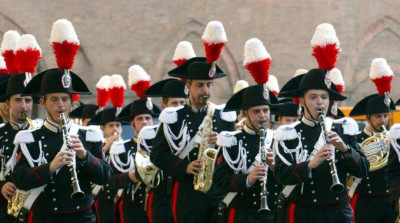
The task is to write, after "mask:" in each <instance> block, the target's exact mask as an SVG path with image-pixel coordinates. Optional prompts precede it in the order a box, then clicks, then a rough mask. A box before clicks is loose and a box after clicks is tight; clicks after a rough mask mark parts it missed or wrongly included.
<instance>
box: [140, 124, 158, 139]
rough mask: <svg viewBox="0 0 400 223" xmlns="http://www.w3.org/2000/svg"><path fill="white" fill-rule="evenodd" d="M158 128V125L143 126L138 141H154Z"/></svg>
mask: <svg viewBox="0 0 400 223" xmlns="http://www.w3.org/2000/svg"><path fill="white" fill-rule="evenodd" d="M157 127H158V125H150V126H143V128H142V129H141V130H140V132H139V134H138V139H145V140H149V139H154V138H155V137H156V134H157V132H156V131H157Z"/></svg>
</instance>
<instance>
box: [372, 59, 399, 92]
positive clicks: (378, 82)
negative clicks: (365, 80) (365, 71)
mask: <svg viewBox="0 0 400 223" xmlns="http://www.w3.org/2000/svg"><path fill="white" fill-rule="evenodd" d="M393 76H394V73H393V71H392V69H391V68H390V67H389V65H388V63H387V62H386V60H385V59H384V58H375V59H373V60H372V63H371V70H370V73H369V77H370V78H371V80H372V81H373V82H374V84H375V86H376V89H377V90H378V94H379V95H382V96H383V95H385V92H388V93H390V90H391V83H392V79H393Z"/></svg>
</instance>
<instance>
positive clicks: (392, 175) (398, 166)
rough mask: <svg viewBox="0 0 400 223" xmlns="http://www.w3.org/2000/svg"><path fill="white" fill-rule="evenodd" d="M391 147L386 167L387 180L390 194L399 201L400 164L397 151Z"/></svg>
mask: <svg viewBox="0 0 400 223" xmlns="http://www.w3.org/2000/svg"><path fill="white" fill-rule="evenodd" d="M394 150H395V149H394V148H393V146H390V152H389V160H388V164H387V167H386V173H385V179H386V184H387V186H388V187H389V188H390V193H391V194H392V196H393V198H394V199H395V200H396V201H397V200H398V199H399V196H400V163H399V158H398V156H397V153H396V151H394Z"/></svg>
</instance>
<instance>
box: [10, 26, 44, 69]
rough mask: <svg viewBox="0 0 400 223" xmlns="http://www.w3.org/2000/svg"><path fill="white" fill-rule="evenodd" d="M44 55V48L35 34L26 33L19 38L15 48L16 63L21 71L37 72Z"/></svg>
mask: <svg viewBox="0 0 400 223" xmlns="http://www.w3.org/2000/svg"><path fill="white" fill-rule="evenodd" d="M41 56H42V50H41V49H40V47H39V44H38V43H37V42H36V38H35V37H34V36H33V35H30V34H25V35H22V36H21V38H19V40H18V43H17V47H16V49H15V65H16V67H17V70H18V72H20V73H24V72H27V73H31V74H33V73H35V71H36V66H37V64H38V62H39V59H40V58H41Z"/></svg>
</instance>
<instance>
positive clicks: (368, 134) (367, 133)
mask: <svg viewBox="0 0 400 223" xmlns="http://www.w3.org/2000/svg"><path fill="white" fill-rule="evenodd" d="M364 133H365V134H366V135H367V136H373V135H376V134H377V133H378V132H374V131H371V130H369V129H367V128H364Z"/></svg>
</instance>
